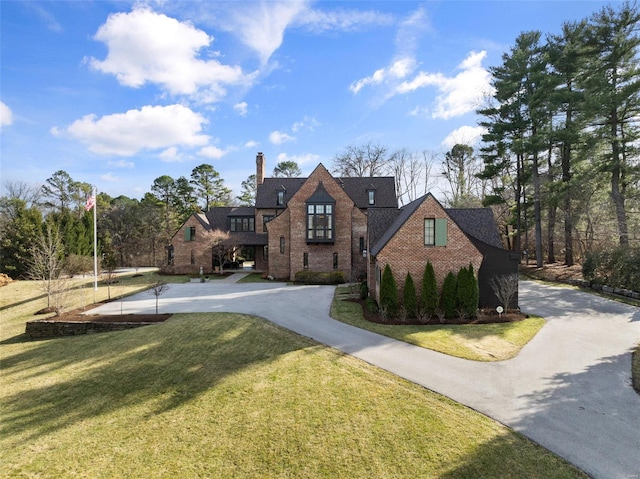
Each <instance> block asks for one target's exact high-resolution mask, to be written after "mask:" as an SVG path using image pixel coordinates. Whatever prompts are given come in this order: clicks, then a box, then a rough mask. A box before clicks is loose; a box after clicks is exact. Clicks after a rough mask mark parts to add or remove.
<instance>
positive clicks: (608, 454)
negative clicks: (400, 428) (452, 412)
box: [94, 280, 640, 479]
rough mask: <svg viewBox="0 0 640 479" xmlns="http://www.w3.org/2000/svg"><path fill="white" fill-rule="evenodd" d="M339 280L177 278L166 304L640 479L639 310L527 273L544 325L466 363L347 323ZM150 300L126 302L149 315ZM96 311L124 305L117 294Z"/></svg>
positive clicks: (590, 467)
mask: <svg viewBox="0 0 640 479" xmlns="http://www.w3.org/2000/svg"><path fill="white" fill-rule="evenodd" d="M333 291H334V288H333V287H328V286H285V285H284V284H283V283H247V284H233V283H229V282H226V281H224V282H223V281H220V280H218V281H210V282H208V283H189V284H183V285H171V288H170V289H169V291H168V292H167V293H166V294H164V295H163V296H161V298H160V310H161V312H163V313H178V312H211V311H213V312H222V311H225V312H227V311H228V312H240V313H247V314H253V315H257V316H262V317H265V318H267V319H268V320H270V321H272V322H274V323H276V324H279V325H281V326H284V327H286V328H289V329H291V330H293V331H296V332H298V333H300V334H302V335H305V336H308V337H310V338H312V339H315V340H317V341H319V342H321V343H324V344H327V345H329V346H332V347H335V348H337V349H340V350H342V351H344V352H346V353H349V354H352V355H354V356H356V357H358V358H361V359H363V360H364V361H367V362H369V363H371V364H374V365H376V366H379V367H381V368H383V369H386V370H388V371H390V372H392V373H395V374H397V375H399V376H401V377H403V378H406V379H408V380H410V381H413V382H415V383H417V384H420V385H422V386H424V387H426V388H428V389H431V390H433V391H436V392H439V393H441V394H444V395H445V396H448V397H450V398H452V399H453V400H455V401H457V402H460V403H462V404H465V405H467V406H469V407H471V408H473V409H476V410H478V411H480V412H482V413H484V414H486V415H488V416H490V417H492V418H494V419H496V420H498V421H500V422H502V423H504V424H506V425H508V426H510V427H512V428H514V429H515V430H517V431H520V432H521V433H523V434H524V435H526V436H528V437H529V438H531V439H533V440H534V441H536V442H538V443H540V444H541V445H543V446H544V447H546V448H548V449H550V450H552V451H554V452H555V453H557V454H559V455H560V456H562V457H565V458H566V459H567V460H569V461H570V462H572V463H574V464H576V465H577V466H578V467H580V468H581V469H583V470H584V471H586V472H587V473H589V474H591V475H592V476H594V477H597V478H607V479H616V478H621V479H622V478H625V479H631V478H636V479H638V478H640V395H638V394H637V393H636V392H635V391H634V390H633V388H632V387H631V379H630V371H631V354H630V353H631V350H632V348H633V347H634V345H635V344H637V343H638V342H640V309H638V308H634V307H631V306H627V305H624V304H620V303H617V302H613V301H609V300H606V299H602V298H600V297H597V296H593V295H590V294H588V293H584V292H580V291H576V290H572V289H567V288H557V287H550V286H545V285H541V284H538V283H534V282H530V281H523V282H521V284H520V301H521V307H522V309H523V310H524V311H526V312H529V313H535V314H538V315H541V316H544V317H545V318H546V319H547V321H548V323H547V324H546V325H545V327H544V328H543V329H542V330H541V331H540V333H539V334H538V335H537V336H536V337H535V338H534V339H533V340H532V341H531V342H530V343H529V344H528V345H527V346H525V347H524V348H523V350H522V351H521V353H520V354H519V355H518V356H517V357H516V358H514V359H511V360H508V361H502V362H495V363H481V362H474V361H467V360H463V359H459V358H454V357H451V356H446V355H444V354H440V353H437V352H434V351H430V350H428V349H423V348H419V347H416V346H412V345H409V344H406V343H403V342H400V341H396V340H393V339H390V338H387V337H384V336H380V335H377V334H374V333H370V332H368V331H363V330H360V329H358V328H354V327H351V326H348V325H346V324H343V323H340V322H338V321H335V320H333V319H331V318H330V317H329V305H330V304H331V300H332V298H333ZM154 310H155V300H154V299H153V298H152V297H151V296H149V295H148V294H144V293H142V294H139V295H135V296H132V297H129V298H126V299H125V300H124V312H125V313H143V312H144V313H149V312H153V311H154ZM94 311H95V312H96V313H101V314H108V313H113V314H120V303H118V304H115V303H110V304H107V305H104V306H101V307H100V308H98V309H97V310H94Z"/></svg>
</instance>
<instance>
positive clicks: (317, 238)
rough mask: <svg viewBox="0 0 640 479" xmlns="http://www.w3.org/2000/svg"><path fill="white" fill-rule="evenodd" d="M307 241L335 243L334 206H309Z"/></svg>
mask: <svg viewBox="0 0 640 479" xmlns="http://www.w3.org/2000/svg"><path fill="white" fill-rule="evenodd" d="M307 241H312V242H331V243H333V205H318V204H308V205H307Z"/></svg>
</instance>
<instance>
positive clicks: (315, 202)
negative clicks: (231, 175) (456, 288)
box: [168, 153, 518, 306]
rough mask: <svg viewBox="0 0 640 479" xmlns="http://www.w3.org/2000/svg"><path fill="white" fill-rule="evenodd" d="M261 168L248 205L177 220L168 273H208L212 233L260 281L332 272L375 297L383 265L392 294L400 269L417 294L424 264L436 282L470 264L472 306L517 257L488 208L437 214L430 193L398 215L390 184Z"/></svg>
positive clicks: (488, 297)
mask: <svg viewBox="0 0 640 479" xmlns="http://www.w3.org/2000/svg"><path fill="white" fill-rule="evenodd" d="M265 170H266V165H265V159H264V156H263V154H262V153H258V155H257V157H256V180H257V181H256V182H257V191H256V205H255V207H216V208H212V209H211V210H209V211H207V212H206V213H200V214H194V215H192V216H191V217H190V218H189V219H188V220H187V221H186V222H185V224H184V225H183V226H182V227H181V228H180V230H179V231H178V232H177V233H176V234H175V235H174V237H173V239H172V244H171V246H170V247H169V250H168V263H169V266H168V269H169V270H171V271H173V272H176V273H197V272H199V271H200V269H201V268H202V271H203V272H205V273H209V272H211V271H212V270H213V268H214V255H212V250H211V247H210V244H211V243H210V241H211V238H210V236H209V237H208V235H210V234H211V232H213V231H216V230H221V231H223V232H228V235H229V239H228V240H227V242H228V244H230V245H232V246H233V247H234V251H235V252H236V253H234V254H237V252H240V251H241V252H242V255H243V256H244V257H247V258H249V259H253V260H254V262H255V263H254V264H255V266H254V267H255V269H256V270H258V271H262V272H264V273H265V274H267V275H269V276H272V277H274V278H278V279H286V280H293V279H294V278H295V274H296V273H297V272H299V271H303V270H310V271H320V272H329V271H341V272H342V273H343V274H344V276H345V278H346V280H347V281H358V280H361V279H365V278H366V279H367V282H368V284H369V289H370V292H371V294H372V295H373V296H374V297H375V298H376V299H378V297H379V284H380V274H381V273H380V272H381V270H382V269H383V268H384V266H385V264H387V263H388V264H389V265H390V266H391V268H392V270H393V273H394V276H395V278H396V281H397V283H398V285H399V287H402V285H403V283H404V278H405V276H406V274H407V271H410V272H411V275H412V276H413V278H414V280H415V282H416V285H417V286H418V288H419V287H420V285H421V278H422V272H423V271H424V267H425V265H426V263H427V261H431V262H432V263H433V265H434V269H435V272H436V279H437V281H438V284H439V285H441V284H442V281H443V279H444V276H445V275H446V274H447V273H448V272H449V271H454V272H457V271H458V270H459V269H460V267H462V266H468V265H469V263H471V264H472V265H473V267H474V271H476V273H477V274H478V279H479V282H480V304H481V306H495V305H497V299H496V298H495V295H494V294H493V292H492V290H491V287H490V286H489V281H490V278H491V277H493V276H494V275H496V274H506V273H513V272H517V267H518V261H517V259H518V256H517V255H512V254H510V252H508V251H505V250H503V249H502V244H501V241H500V237H499V235H498V231H497V227H496V224H495V220H494V218H493V214H492V212H491V210H490V209H483V208H479V209H445V208H443V207H442V206H441V205H440V203H439V202H438V201H437V200H436V199H435V198H434V197H433V196H432V195H431V194H427V195H426V196H424V197H422V198H419V199H417V200H415V201H413V202H412V203H410V204H408V205H406V206H404V207H402V208H398V201H397V198H396V191H395V179H394V178H393V177H365V178H350V177H348V178H336V177H334V176H333V175H331V173H330V172H329V171H328V170H327V169H326V168H325V167H324V166H323V165H322V164H320V165H318V166H317V167H316V169H315V170H314V171H313V172H312V173H311V174H310V175H309V177H308V178H266V177H265ZM232 259H233V258H232V257H230V258H229V260H232Z"/></svg>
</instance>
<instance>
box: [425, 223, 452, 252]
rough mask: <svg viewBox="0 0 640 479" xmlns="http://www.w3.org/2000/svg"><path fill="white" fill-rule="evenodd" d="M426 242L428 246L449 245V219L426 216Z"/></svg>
mask: <svg viewBox="0 0 640 479" xmlns="http://www.w3.org/2000/svg"><path fill="white" fill-rule="evenodd" d="M424 244H425V245H426V246H447V220H446V219H445V218H426V219H425V220H424Z"/></svg>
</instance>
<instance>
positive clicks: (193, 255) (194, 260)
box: [191, 250, 196, 264]
mask: <svg viewBox="0 0 640 479" xmlns="http://www.w3.org/2000/svg"><path fill="white" fill-rule="evenodd" d="M191 264H196V255H195V254H194V253H193V250H191Z"/></svg>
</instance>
